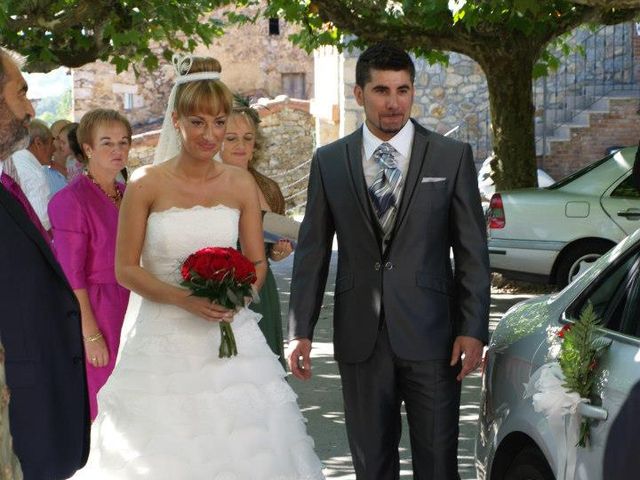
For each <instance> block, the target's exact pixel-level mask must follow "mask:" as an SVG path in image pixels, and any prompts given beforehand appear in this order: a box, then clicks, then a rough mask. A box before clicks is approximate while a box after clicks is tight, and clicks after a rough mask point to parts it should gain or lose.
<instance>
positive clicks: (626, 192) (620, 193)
mask: <svg viewBox="0 0 640 480" xmlns="http://www.w3.org/2000/svg"><path fill="white" fill-rule="evenodd" d="M611 196H612V197H624V198H640V191H638V189H637V188H636V186H635V184H634V183H633V177H632V176H631V175H629V176H628V177H627V178H626V179H625V180H624V181H623V182H622V183H621V184H620V185H618V186H617V187H616V189H615V190H614V191H613V192H612V193H611Z"/></svg>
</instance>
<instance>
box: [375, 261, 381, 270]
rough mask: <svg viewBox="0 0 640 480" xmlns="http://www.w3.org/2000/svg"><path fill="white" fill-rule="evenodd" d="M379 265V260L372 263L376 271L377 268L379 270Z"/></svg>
mask: <svg viewBox="0 0 640 480" xmlns="http://www.w3.org/2000/svg"><path fill="white" fill-rule="evenodd" d="M380 267H381V265H380V262H376V263H375V264H374V265H373V269H374V270H375V271H376V272H377V271H378V270H380Z"/></svg>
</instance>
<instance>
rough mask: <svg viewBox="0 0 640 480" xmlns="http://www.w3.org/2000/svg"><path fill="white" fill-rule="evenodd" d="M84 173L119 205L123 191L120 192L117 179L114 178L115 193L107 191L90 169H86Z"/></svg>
mask: <svg viewBox="0 0 640 480" xmlns="http://www.w3.org/2000/svg"><path fill="white" fill-rule="evenodd" d="M84 174H85V175H86V176H87V178H88V179H89V180H91V183H93V184H94V185H95V186H96V187H98V188H99V189H100V191H101V192H102V193H104V195H105V196H106V197H107V198H108V199H109V200H111V201H112V202H113V204H114V205H115V206H116V207H118V206H119V205H120V200H122V193H121V192H120V189H119V188H118V184H117V183H116V181H115V180H114V182H113V188H114V189H115V192H116V193H114V194H113V195H112V194H110V193H109V192H107V191H106V190H105V189H104V188H102V185H100V184H99V183H98V182H97V180H96V179H95V178H93V175H91V173H90V172H89V170H88V169H87V170H85V171H84Z"/></svg>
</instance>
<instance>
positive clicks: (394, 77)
mask: <svg viewBox="0 0 640 480" xmlns="http://www.w3.org/2000/svg"><path fill="white" fill-rule="evenodd" d="M414 77H415V68H414V65H413V62H412V60H411V58H410V57H409V55H408V54H407V53H406V52H405V51H403V50H402V49H400V48H398V47H396V46H394V45H391V44H387V43H382V44H377V45H374V46H372V47H370V48H369V49H367V50H366V51H365V52H363V53H362V55H361V56H360V58H359V59H358V62H357V65H356V86H355V88H354V94H355V97H356V100H357V102H358V104H359V105H361V106H362V107H364V113H365V117H366V121H365V124H364V125H363V126H362V127H361V128H359V129H358V130H356V131H355V132H354V133H352V134H351V135H349V136H347V137H345V138H343V139H340V140H338V141H336V142H334V143H331V144H329V145H327V146H324V147H322V148H319V149H318V150H317V152H316V154H315V156H314V158H313V161H312V164H311V176H310V179H309V190H308V199H307V207H306V214H305V217H304V220H303V222H302V225H301V228H300V235H299V242H298V247H297V249H296V254H295V260H294V267H293V280H292V285H291V302H290V307H289V329H290V332H289V333H290V339H291V342H290V347H289V351H290V354H289V365H290V368H291V371H292V372H293V374H294V375H295V376H296V377H298V378H301V379H308V378H310V377H311V363H310V358H309V355H310V351H311V341H312V337H313V330H314V327H315V324H316V322H317V320H318V313H319V311H320V307H321V305H322V298H323V293H324V287H325V282H326V278H327V270H328V265H329V258H330V256H331V245H332V239H333V236H334V234H336V235H337V239H338V271H337V277H336V285H335V305H334V323H333V328H334V339H333V340H334V352H335V358H336V360H337V361H338V366H339V369H340V375H341V378H342V389H343V396H344V407H345V417H346V425H347V435H348V437H349V444H350V447H351V455H352V457H353V463H354V467H355V471H356V476H357V478H358V480H387V479H389V480H390V479H397V478H398V477H399V454H398V444H399V440H400V434H401V431H400V430H401V420H400V405H401V403H402V402H404V404H405V408H406V411H407V419H408V422H409V429H410V436H411V450H412V459H413V472H414V478H417V479H421V480H423V479H430V480H453V479H456V478H458V466H457V446H458V414H459V405H460V381H461V380H462V379H463V378H464V377H465V376H466V375H467V374H469V373H470V372H472V371H473V370H474V369H476V368H477V367H478V365H480V363H481V360H482V349H483V345H484V344H485V343H486V341H487V337H488V327H487V325H488V314H489V264H488V254H487V245H486V236H485V226H484V221H483V215H482V209H481V206H480V195H479V193H478V186H477V180H476V172H475V168H474V164H473V158H472V153H471V148H470V147H469V145H468V144H464V143H460V142H458V141H456V140H452V139H448V138H445V137H443V136H441V135H438V134H437V133H434V132H430V131H428V130H426V129H424V128H423V127H421V126H420V125H419V124H418V123H417V122H416V121H415V120H412V119H410V118H409V116H410V112H411V106H412V104H413V96H414V85H413V81H414ZM450 249H452V250H453V255H454V263H455V270H453V269H452V265H451V261H450V258H449V252H450ZM461 357H463V359H462V360H461Z"/></svg>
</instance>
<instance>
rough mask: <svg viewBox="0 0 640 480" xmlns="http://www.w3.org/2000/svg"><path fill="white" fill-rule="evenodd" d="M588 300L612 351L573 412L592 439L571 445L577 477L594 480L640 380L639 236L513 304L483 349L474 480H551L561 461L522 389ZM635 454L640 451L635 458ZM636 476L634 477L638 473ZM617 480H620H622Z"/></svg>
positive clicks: (541, 418) (559, 447)
mask: <svg viewBox="0 0 640 480" xmlns="http://www.w3.org/2000/svg"><path fill="white" fill-rule="evenodd" d="M589 302H590V303H591V304H592V305H593V306H594V308H595V311H596V313H597V314H598V316H599V317H600V319H601V321H602V324H603V328H602V330H603V333H604V335H605V336H606V337H607V338H608V339H610V340H611V342H612V343H611V346H610V348H609V349H608V351H606V353H605V354H604V355H603V357H602V359H601V361H600V365H599V367H598V370H597V385H598V386H597V393H596V395H595V397H594V398H593V399H592V403H591V404H590V405H585V404H582V405H581V406H580V408H579V411H580V412H581V413H582V415H584V416H586V417H588V418H591V419H593V422H594V423H593V424H592V427H591V436H592V441H591V445H590V446H588V447H586V448H578V449H577V450H578V451H577V464H576V470H575V472H576V476H575V478H576V479H580V480H601V479H602V461H603V454H604V448H605V444H606V440H607V434H608V432H609V429H610V427H611V423H612V422H613V420H614V418H615V417H616V415H617V413H618V411H619V409H620V407H621V405H622V403H623V402H624V400H625V398H626V397H627V395H628V393H629V391H630V389H631V387H632V386H633V385H634V384H635V383H636V382H638V381H639V380H640V231H636V232H635V233H633V234H631V235H630V236H629V237H627V238H626V239H624V240H623V241H622V242H620V243H619V244H618V245H616V246H615V247H614V248H613V249H612V250H610V251H609V252H608V253H607V254H605V255H604V256H602V257H600V258H599V259H598V260H597V261H596V262H595V263H594V264H593V266H592V268H590V269H589V270H587V271H586V272H585V273H583V274H582V275H581V276H579V277H578V278H577V279H575V281H574V282H573V283H571V284H570V285H569V286H568V287H567V288H565V289H564V290H563V291H561V292H560V293H557V294H554V295H546V296H540V297H537V298H535V299H532V300H528V301H526V302H523V303H520V304H518V305H515V306H514V307H512V308H511V309H510V310H509V311H508V312H507V313H506V314H505V315H504V317H503V318H502V320H501V321H500V323H499V324H498V326H497V328H496V330H495V332H494V334H493V336H492V338H491V342H490V345H489V349H488V352H487V359H486V364H485V371H484V374H483V379H482V395H481V402H480V419H479V428H478V434H477V437H476V470H477V474H478V479H479V480H525V479H526V480H552V479H555V474H556V472H557V471H558V469H559V468H562V467H560V465H563V464H564V462H565V460H566V459H565V458H564V457H563V456H562V455H561V454H559V452H561V451H562V445H560V444H559V443H560V441H559V440H558V439H557V438H556V437H555V436H554V434H553V432H552V430H551V429H550V426H549V423H548V420H547V418H546V416H545V415H544V414H543V413H537V412H535V411H534V409H533V403H532V399H531V398H527V397H526V395H525V384H528V383H529V381H530V377H531V376H532V375H533V373H534V372H536V371H537V370H538V368H540V367H541V366H542V365H543V364H545V363H547V362H549V361H550V360H552V359H553V353H551V352H550V345H552V344H553V343H554V339H555V343H556V344H557V332H558V331H559V330H560V329H561V328H562V326H563V325H565V324H566V323H568V322H571V319H575V318H577V317H578V316H579V313H580V312H581V311H582V309H583V308H584V307H585V306H586V305H587V304H588V303H589ZM639 455H640V453H639ZM638 478H640V473H638ZM621 480H623V479H621Z"/></svg>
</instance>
